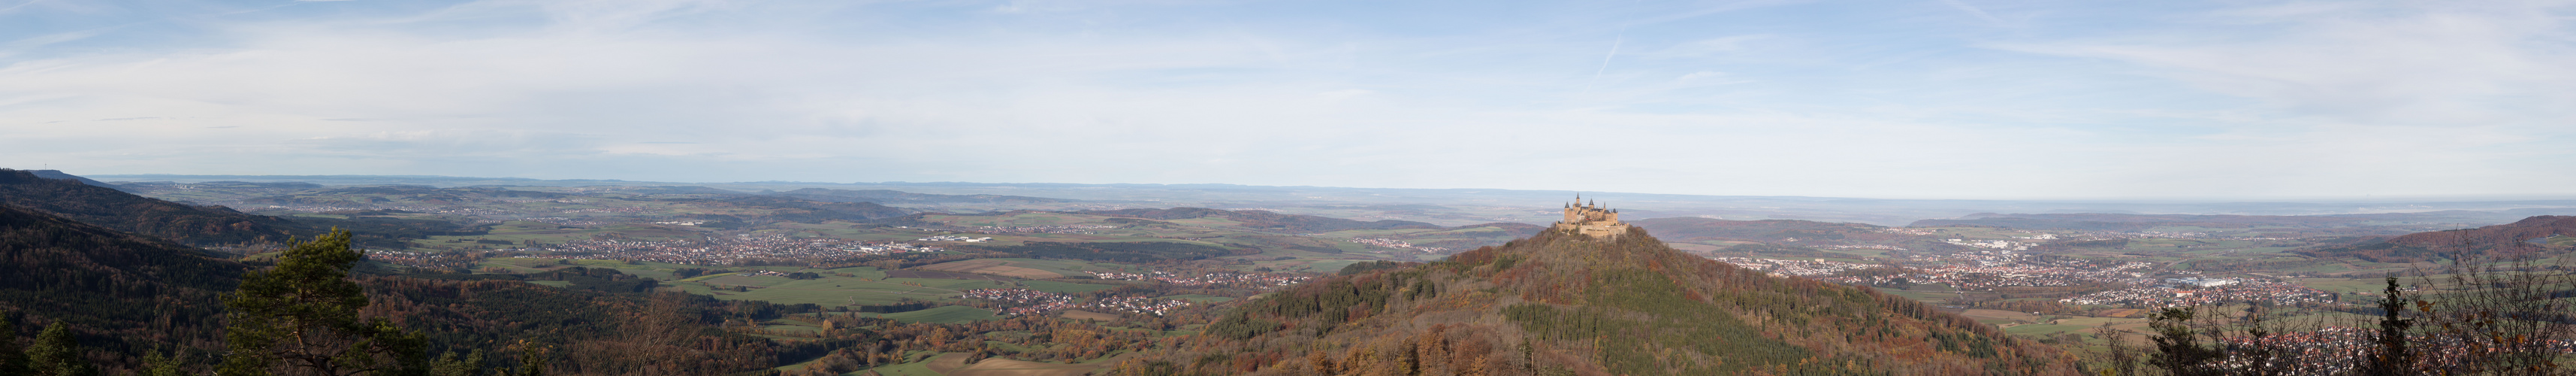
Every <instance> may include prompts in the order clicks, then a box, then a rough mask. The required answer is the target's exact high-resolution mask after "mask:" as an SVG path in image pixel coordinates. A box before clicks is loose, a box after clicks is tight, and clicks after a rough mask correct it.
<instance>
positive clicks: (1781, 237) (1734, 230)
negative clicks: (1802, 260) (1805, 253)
mask: <svg viewBox="0 0 2576 376" xmlns="http://www.w3.org/2000/svg"><path fill="white" fill-rule="evenodd" d="M1628 223H1629V224H1633V225H1636V226H1637V227H1644V228H1646V230H1649V231H1654V232H1655V233H1657V234H1664V236H1663V237H1666V238H1672V239H1674V240H1680V241H1703V240H1733V241H1754V242H1777V241H1786V240H1789V239H1792V238H1794V239H1798V240H1800V241H1828V242H1832V241H1845V242H1892V241H1899V240H1903V239H1906V236H1905V235H1903V234H1896V233H1889V232H1884V231H1881V230H1884V229H1886V227H1880V226H1872V225H1865V224H1859V223H1836V222H1816V221H1801V220H1794V219H1770V220H1759V221H1736V220H1725V219H1709V218H1694V217H1675V218H1653V219H1640V220H1635V221H1629V222H1628Z"/></svg>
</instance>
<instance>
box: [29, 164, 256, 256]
mask: <svg viewBox="0 0 2576 376" xmlns="http://www.w3.org/2000/svg"><path fill="white" fill-rule="evenodd" d="M0 203H7V204H12V205H18V206H20V207H25V208H33V209H36V210H41V211H45V212H49V213H53V214H57V215H61V216H64V217H68V218H71V219H74V220H78V221H81V222H85V223H89V224H95V225H99V226H101V227H106V228H110V229H116V230H118V231H124V232H128V233H134V234H141V235H148V236H157V237H161V238H164V239H169V240H172V241H177V242H180V243H185V244H237V243H260V242H279V241H285V240H286V239H287V237H288V236H289V235H293V234H294V233H293V231H295V230H296V229H297V228H298V227H297V225H296V224H295V223H293V222H289V221H287V220H285V219H280V218H277V217H270V216H262V215H250V214H243V213H242V212H238V211H233V210H232V209H226V208H222V207H200V206H192V205H188V204H181V203H176V202H169V201H162V200H158V199H153V198H149V197H143V196H136V195H134V194H131V193H125V192H121V191H117V190H115V189H109V188H107V187H100V186H93V185H88V184H82V183H81V182H79V181H74V180H65V179H47V178H43V177H38V176H36V174H34V173H30V172H27V171H21V170H11V169H0Z"/></svg>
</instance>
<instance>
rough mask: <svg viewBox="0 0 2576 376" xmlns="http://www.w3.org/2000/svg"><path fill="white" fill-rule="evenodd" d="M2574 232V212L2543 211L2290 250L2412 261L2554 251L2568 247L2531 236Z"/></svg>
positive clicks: (2564, 251)
mask: <svg viewBox="0 0 2576 376" xmlns="http://www.w3.org/2000/svg"><path fill="white" fill-rule="evenodd" d="M2571 234H2576V216H2554V215H2544V216H2536V217H2531V218H2524V219H2523V220H2521V221H2516V222H2514V223H2508V224H2501V225H2494V226H2486V227H2479V228H2473V229H2458V230H2445V231H2432V232H2419V233H2413V234H2406V235H2402V236H2397V237H2393V238H2388V239H2386V240H2381V241H2373V242H2366V243H2364V244H2360V245H2348V246H2336V247H2326V248H2316V249H2304V250H2297V251H2293V252H2296V253H2299V254H2302V255H2307V256H2309V257H2318V258H2350V259H2357V260H2362V261H2370V262H2385V263H2413V262H2426V261H2434V260H2440V259H2445V258H2447V257H2449V255H2452V254H2468V255H2473V256H2477V257H2487V258H2495V257H2504V256H2515V255H2541V256H2549V255H2557V254H2563V253H2567V252H2568V251H2570V250H2569V249H2567V247H2553V246H2550V245H2547V244H2540V243H2537V242H2534V240H2539V239H2547V238H2549V237H2552V236H2559V235H2571Z"/></svg>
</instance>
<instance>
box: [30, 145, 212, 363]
mask: <svg viewBox="0 0 2576 376" xmlns="http://www.w3.org/2000/svg"><path fill="white" fill-rule="evenodd" d="M13 172H14V171H13ZM75 184H77V183H75ZM101 189H104V188H101ZM247 269H248V267H247V266H244V265H242V264H240V263H235V262H232V261H229V260H223V259H218V258H213V257H207V256H206V255H205V254H204V253H202V252H200V251H198V250H196V249H193V248H188V247H185V246H180V245H177V244H171V243H169V242H166V241H162V240H160V239H152V238H145V237H138V236H133V235H128V234H124V233H120V232H117V231H115V230H111V229H107V228H104V227H100V226H94V225H90V224H86V223H81V222H78V221H74V220H71V219H68V218H63V217H60V216H54V215H51V214H46V213H43V212H39V211H35V210H29V209H27V208H22V207H17V206H12V205H7V204H0V314H6V315H11V316H15V319H16V320H15V321H17V322H20V323H32V324H43V323H51V322H57V321H59V322H65V323H67V324H70V326H71V327H73V328H77V329H76V331H77V332H79V333H80V336H81V337H82V338H83V339H82V340H81V342H82V343H85V344H88V346H91V347H93V348H99V349H104V350H108V351H109V352H112V353H118V354H139V353H142V352H143V351H144V350H147V349H153V348H166V347H172V346H175V347H184V348H196V349H201V350H211V349H221V348H223V346H222V344H221V342H219V341H221V340H222V328H221V326H220V325H221V321H220V319H221V317H222V314H223V311H222V306H221V305H220V303H218V302H217V301H216V293H218V292H224V291H231V290H232V289H233V286H234V285H235V284H237V283H239V278H240V276H241V273H242V272H243V271H245V270H247ZM98 360H99V361H102V362H105V363H110V364H114V363H117V362H120V361H130V360H131V359H121V358H115V357H110V358H102V359H98Z"/></svg>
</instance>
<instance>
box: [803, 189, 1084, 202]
mask: <svg viewBox="0 0 2576 376" xmlns="http://www.w3.org/2000/svg"><path fill="white" fill-rule="evenodd" d="M773 194H774V195H779V196H788V197H795V198H801V199H807V200H814V201H834V202H874V203H879V204H946V203H974V204H1045V203H1058V202H1071V201H1074V200H1066V199H1060V198H1045V197H1029V196H1004V195H941V194H928V193H912V192H904V191H896V190H887V189H860V190H851V189H830V188H805V189H798V190H793V191H786V192H778V193H773Z"/></svg>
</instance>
